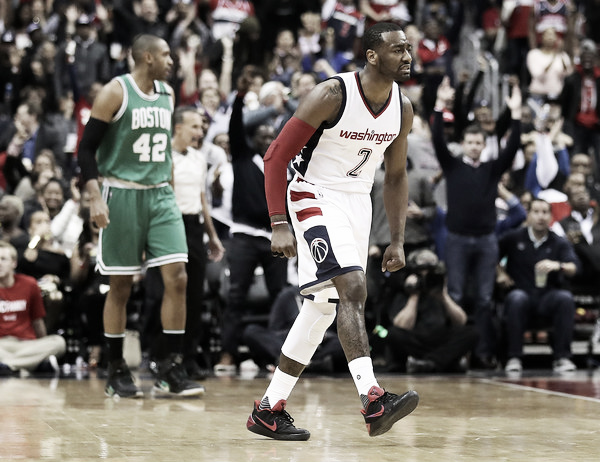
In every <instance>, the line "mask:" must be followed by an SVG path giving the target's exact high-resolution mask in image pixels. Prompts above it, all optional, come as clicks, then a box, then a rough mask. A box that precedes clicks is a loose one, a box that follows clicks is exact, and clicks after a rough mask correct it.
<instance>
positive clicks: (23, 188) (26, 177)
mask: <svg viewBox="0 0 600 462" xmlns="http://www.w3.org/2000/svg"><path fill="white" fill-rule="evenodd" d="M15 159H16V158H15ZM16 160H17V159H16ZM19 163H20V162H19ZM20 164H21V163H20ZM6 168H8V159H7V165H6V166H5V174H6ZM17 169H18V173H17V174H19V180H18V182H17V184H16V187H15V190H14V195H15V196H18V197H20V198H21V199H22V200H23V202H25V201H28V200H31V199H34V198H35V194H36V190H35V186H34V182H35V180H34V178H33V176H34V175H36V176H37V175H39V173H40V172H41V171H43V170H49V171H50V172H52V175H51V177H56V178H62V172H61V169H60V168H59V167H58V166H57V165H56V160H55V159H54V154H52V151H51V150H50V149H42V150H41V151H40V153H39V154H38V155H37V157H36V158H35V161H34V162H33V169H32V170H31V172H29V171H28V170H26V169H25V167H24V166H23V165H22V164H21V165H20V166H18V167H17Z"/></svg>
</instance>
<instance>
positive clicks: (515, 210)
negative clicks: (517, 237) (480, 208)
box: [496, 172, 527, 236]
mask: <svg viewBox="0 0 600 462" xmlns="http://www.w3.org/2000/svg"><path fill="white" fill-rule="evenodd" d="M508 178H509V173H508V172H505V173H504V175H502V180H501V181H500V182H499V183H498V199H497V200H496V205H497V208H498V209H499V212H498V217H497V221H496V234H497V235H498V236H501V235H502V234H504V233H505V232H506V231H509V230H511V229H514V228H517V227H519V226H521V224H522V223H523V222H524V221H525V219H526V218H527V211H526V210H525V207H523V204H521V201H520V200H519V198H518V197H517V196H516V195H515V194H514V193H513V192H512V191H510V190H509V189H508V188H507V187H506V183H507V179H508ZM499 204H500V205H499ZM498 205H499V206H498Z"/></svg>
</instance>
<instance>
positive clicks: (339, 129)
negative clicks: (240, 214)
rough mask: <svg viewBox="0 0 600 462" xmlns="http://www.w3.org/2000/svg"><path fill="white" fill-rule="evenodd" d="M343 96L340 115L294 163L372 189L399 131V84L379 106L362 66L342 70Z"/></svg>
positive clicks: (309, 176) (337, 185) (323, 179)
mask: <svg viewBox="0 0 600 462" xmlns="http://www.w3.org/2000/svg"><path fill="white" fill-rule="evenodd" d="M334 78H337V79H338V80H339V81H340V84H341V87H342V92H343V102H342V107H341V109H340V114H339V115H338V119H337V120H336V121H334V122H333V124H332V125H331V126H328V125H325V124H323V125H322V126H321V127H320V128H319V129H318V130H317V133H316V134H315V135H314V136H313V138H311V140H310V141H309V142H308V143H307V146H305V147H304V148H303V149H302V151H301V152H300V154H298V156H296V157H295V158H294V159H293V160H292V166H293V167H294V169H295V170H296V171H297V172H298V174H299V175H300V177H301V178H302V179H304V180H305V181H307V182H309V183H312V184H315V185H319V186H322V187H325V188H329V189H334V190H338V191H347V192H352V193H366V194H368V193H370V192H371V188H372V186H373V179H374V176H375V171H376V169H377V168H378V166H379V165H380V163H381V161H382V159H383V155H384V152H385V150H386V149H387V147H388V146H389V145H390V144H391V143H392V142H393V141H394V140H395V139H396V137H397V136H398V135H399V133H400V126H401V122H402V106H401V102H400V98H401V96H400V89H399V88H398V85H397V84H395V83H394V84H393V85H392V91H391V92H390V95H389V98H388V101H387V103H386V104H385V105H384V106H383V108H382V109H381V110H379V111H378V112H374V111H373V110H372V109H371V108H370V107H369V104H368V102H367V100H366V98H365V96H364V93H363V90H362V87H361V85H360V81H359V77H358V73H357V72H346V73H342V74H338V75H337V76H335V77H334Z"/></svg>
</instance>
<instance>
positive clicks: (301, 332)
mask: <svg viewBox="0 0 600 462" xmlns="http://www.w3.org/2000/svg"><path fill="white" fill-rule="evenodd" d="M363 47H364V50H365V58H366V65H365V67H364V69H362V70H360V71H359V72H350V73H343V74H339V75H337V76H334V77H333V78H331V79H328V80H326V81H324V82H322V83H320V84H319V85H317V86H316V87H315V88H314V89H313V90H312V91H311V93H309V95H307V96H306V98H305V99H304V100H303V102H302V103H301V104H300V106H299V107H298V109H297V111H296V112H295V114H294V116H293V117H292V118H291V119H290V121H288V123H287V124H286V125H285V127H284V128H283V130H282V131H281V133H280V135H279V136H278V137H277V139H275V141H274V142H273V143H272V144H271V146H270V148H269V150H268V151H267V153H266V155H265V190H266V195H267V202H268V205H269V214H270V216H271V226H272V228H273V236H272V241H271V250H272V252H273V254H274V255H277V256H281V257H287V258H291V257H294V256H295V255H296V253H297V254H298V267H299V285H300V290H301V294H302V295H303V296H304V302H303V305H302V309H301V311H300V314H299V315H298V317H297V319H296V321H295V323H294V325H293V327H292V329H291V330H290V333H289V334H288V337H287V339H286V341H285V343H284V345H283V347H282V349H281V356H280V360H279V365H278V367H277V369H276V370H275V373H274V374H273V379H272V380H271V383H270V385H269V387H268V388H267V390H266V392H265V395H264V396H263V398H262V400H260V401H255V404H254V410H253V412H252V414H251V415H250V417H249V418H248V422H247V428H248V430H250V431H252V432H254V433H258V434H260V435H264V436H268V437H270V438H274V439H279V440H296V441H298V440H302V441H304V440H307V439H308V438H309V437H310V433H309V432H308V431H307V430H304V429H302V428H296V427H295V426H294V425H293V419H292V418H291V417H290V415H289V414H288V413H287V411H286V410H285V406H286V403H287V399H288V397H289V395H290V394H291V392H292V389H293V387H294V386H295V384H296V382H297V380H298V377H299V376H300V374H301V373H302V371H303V370H304V368H305V367H306V365H308V364H309V362H310V360H311V358H312V356H313V354H314V352H315V350H316V348H317V347H318V345H319V344H320V342H321V341H322V339H323V335H324V333H325V331H326V330H327V328H328V327H329V326H330V325H331V323H332V322H333V320H334V319H335V316H336V308H337V330H338V335H339V339H340V342H341V344H342V347H343V348H344V353H345V355H346V359H347V360H348V367H349V369H350V373H351V374H352V377H353V379H354V382H355V385H356V388H357V390H358V395H359V397H360V399H361V400H362V404H363V409H362V411H361V412H362V414H363V417H364V419H365V422H366V425H367V431H368V432H369V435H370V436H377V435H381V434H383V433H385V432H387V431H388V430H389V429H390V428H391V427H392V425H393V424H394V423H395V422H396V421H398V420H399V419H401V418H403V417H405V416H406V415H408V414H409V413H411V412H412V411H413V410H414V409H415V408H416V406H417V404H418V401H419V396H418V394H417V393H416V392H415V391H408V392H406V393H404V394H402V395H395V394H393V393H389V392H386V391H385V390H383V389H382V388H381V387H380V386H379V383H378V382H377V379H376V378H375V375H374V373H373V364H372V361H371V358H370V353H369V341H368V336H367V331H366V327H365V320H364V306H365V300H366V297H367V290H366V277H365V268H366V264H367V251H368V239H369V229H370V223H371V199H370V195H369V193H370V191H371V186H372V184H373V177H374V172H375V169H376V168H377V166H378V165H379V164H380V162H381V160H382V159H383V161H384V162H385V186H384V203H385V209H386V212H387V217H388V220H389V224H390V231H391V241H390V242H391V243H390V245H389V246H388V248H387V249H386V250H385V253H384V256H383V263H382V268H381V270H382V271H397V270H399V269H401V268H402V267H403V266H404V264H405V257H404V250H403V243H404V224H405V218H406V208H407V204H408V186H407V185H408V183H407V174H406V157H407V135H408V133H409V132H410V130H411V127H412V120H413V109H412V105H411V103H410V101H409V100H408V98H406V97H405V96H404V95H402V94H401V93H400V90H399V87H398V84H397V83H396V81H405V80H407V79H408V78H409V77H410V64H411V61H412V58H411V55H410V50H411V47H410V44H409V42H408V40H407V38H406V35H405V34H404V32H403V31H402V30H401V28H400V27H399V26H398V25H396V24H391V23H379V24H376V25H374V26H373V27H371V28H370V29H369V30H367V31H366V32H365V34H364V37H363ZM290 160H292V166H293V167H294V169H295V170H296V176H295V178H294V179H293V181H292V182H291V183H290V186H289V191H288V193H287V201H288V202H287V203H288V210H289V215H290V217H291V220H292V224H293V231H294V233H292V230H291V229H290V227H289V224H288V221H287V214H286V207H285V197H286V167H287V165H288V162H289V161H290ZM294 234H295V236H294Z"/></svg>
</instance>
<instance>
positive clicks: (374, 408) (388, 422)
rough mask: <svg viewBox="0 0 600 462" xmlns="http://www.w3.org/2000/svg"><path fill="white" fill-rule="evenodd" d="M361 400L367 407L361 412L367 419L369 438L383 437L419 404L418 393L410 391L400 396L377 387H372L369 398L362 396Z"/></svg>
mask: <svg viewBox="0 0 600 462" xmlns="http://www.w3.org/2000/svg"><path fill="white" fill-rule="evenodd" d="M361 398H362V399H363V403H364V404H365V407H364V409H361V411H360V412H362V414H363V416H364V418H365V423H366V424H367V431H368V432H369V436H379V435H383V434H384V433H385V432H387V431H388V430H389V429H390V428H392V425H394V424H395V423H396V422H397V421H398V420H400V419H401V418H403V417H406V416H407V415H408V414H410V413H411V412H412V411H414V410H415V408H416V407H417V404H419V395H418V394H417V392H416V391H413V390H410V391H407V392H406V393H404V394H403V395H400V396H398V395H395V394H394V393H388V392H387V391H385V390H384V389H382V388H379V387H375V386H373V387H371V389H370V390H369V393H368V395H367V396H364V395H362V396H361Z"/></svg>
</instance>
